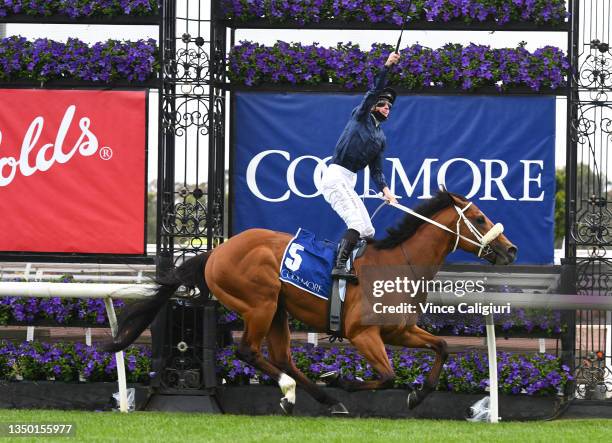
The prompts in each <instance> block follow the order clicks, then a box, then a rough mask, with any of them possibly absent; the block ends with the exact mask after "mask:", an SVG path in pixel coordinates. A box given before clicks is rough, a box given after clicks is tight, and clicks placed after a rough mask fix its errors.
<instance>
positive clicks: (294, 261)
mask: <svg viewBox="0 0 612 443" xmlns="http://www.w3.org/2000/svg"><path fill="white" fill-rule="evenodd" d="M365 246H366V242H365V240H361V241H360V242H359V243H357V246H356V247H355V249H354V250H353V253H352V254H351V257H350V258H349V260H348V261H347V264H346V266H347V269H351V267H352V265H353V261H354V260H355V259H356V258H357V257H360V256H361V255H362V254H363V252H364V250H365ZM337 250H338V245H337V244H336V243H333V242H330V241H329V240H317V239H316V238H315V235H314V234H313V233H312V232H310V231H308V230H306V229H302V228H300V229H298V231H297V233H296V234H295V236H294V237H293V238H292V239H291V241H290V242H289V244H288V245H287V248H286V249H285V253H284V254H283V259H282V261H281V267H280V276H279V278H280V280H281V281H284V282H285V283H289V284H291V285H293V286H295V287H297V288H300V289H302V290H304V291H306V292H309V293H311V294H312V295H314V296H315V297H319V298H322V299H323V300H327V301H328V307H329V328H328V329H329V330H328V332H329V333H330V334H331V335H332V336H334V337H341V331H342V323H341V319H342V303H343V302H344V297H345V294H346V281H345V280H344V279H341V280H332V277H331V271H332V268H333V265H334V262H335V258H336V253H337Z"/></svg>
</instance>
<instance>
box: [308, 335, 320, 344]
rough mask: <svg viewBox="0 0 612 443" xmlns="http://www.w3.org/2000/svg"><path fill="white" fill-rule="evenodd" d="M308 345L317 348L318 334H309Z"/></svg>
mask: <svg viewBox="0 0 612 443" xmlns="http://www.w3.org/2000/svg"><path fill="white" fill-rule="evenodd" d="M308 343H312V344H313V345H315V346H317V345H318V344H319V334H318V333H316V332H309V333H308Z"/></svg>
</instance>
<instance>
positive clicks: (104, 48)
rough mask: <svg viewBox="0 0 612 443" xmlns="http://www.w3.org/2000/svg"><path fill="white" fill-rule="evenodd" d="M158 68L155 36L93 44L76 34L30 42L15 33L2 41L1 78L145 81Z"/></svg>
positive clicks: (0, 49)
mask: <svg viewBox="0 0 612 443" xmlns="http://www.w3.org/2000/svg"><path fill="white" fill-rule="evenodd" d="M0 1H1V0H0ZM158 71H159V63H158V61H157V46H156V42H155V41H154V40H151V39H149V40H138V41H134V42H120V41H117V40H108V41H106V42H100V43H96V44H94V45H93V46H91V47H90V46H88V45H87V44H86V43H84V42H82V41H80V40H78V39H74V38H72V39H68V41H67V42H66V43H61V42H55V41H53V40H49V39H37V40H34V41H32V42H30V41H27V40H26V39H24V38H23V37H15V36H13V37H7V38H5V39H2V40H1V41H0V80H14V79H25V80H36V81H41V82H44V81H48V80H54V79H75V80H85V81H92V82H104V83H110V82H113V81H117V80H127V81H131V82H142V81H145V80H148V79H149V78H152V77H153V76H154V75H155V74H156V73H157V72H158Z"/></svg>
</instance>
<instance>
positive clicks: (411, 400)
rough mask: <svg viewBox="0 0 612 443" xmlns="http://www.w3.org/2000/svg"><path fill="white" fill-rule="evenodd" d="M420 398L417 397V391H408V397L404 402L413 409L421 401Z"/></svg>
mask: <svg viewBox="0 0 612 443" xmlns="http://www.w3.org/2000/svg"><path fill="white" fill-rule="evenodd" d="M421 400H422V399H421V398H419V394H418V393H417V391H410V394H408V398H407V399H406V403H407V404H408V409H414V408H416V407H417V406H418V404H419V403H421Z"/></svg>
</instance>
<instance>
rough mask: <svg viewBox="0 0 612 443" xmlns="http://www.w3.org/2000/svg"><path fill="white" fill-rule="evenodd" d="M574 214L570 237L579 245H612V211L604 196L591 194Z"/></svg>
mask: <svg viewBox="0 0 612 443" xmlns="http://www.w3.org/2000/svg"><path fill="white" fill-rule="evenodd" d="M584 203H585V205H584V206H583V209H582V211H581V212H579V213H578V214H577V216H576V223H575V224H574V227H573V229H572V237H573V238H574V240H576V242H577V243H578V244H580V245H594V246H598V247H600V246H605V245H612V212H611V211H610V209H609V208H608V204H609V202H608V201H607V200H606V198H605V197H596V196H594V195H593V196H591V198H590V199H589V200H586V201H584Z"/></svg>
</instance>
